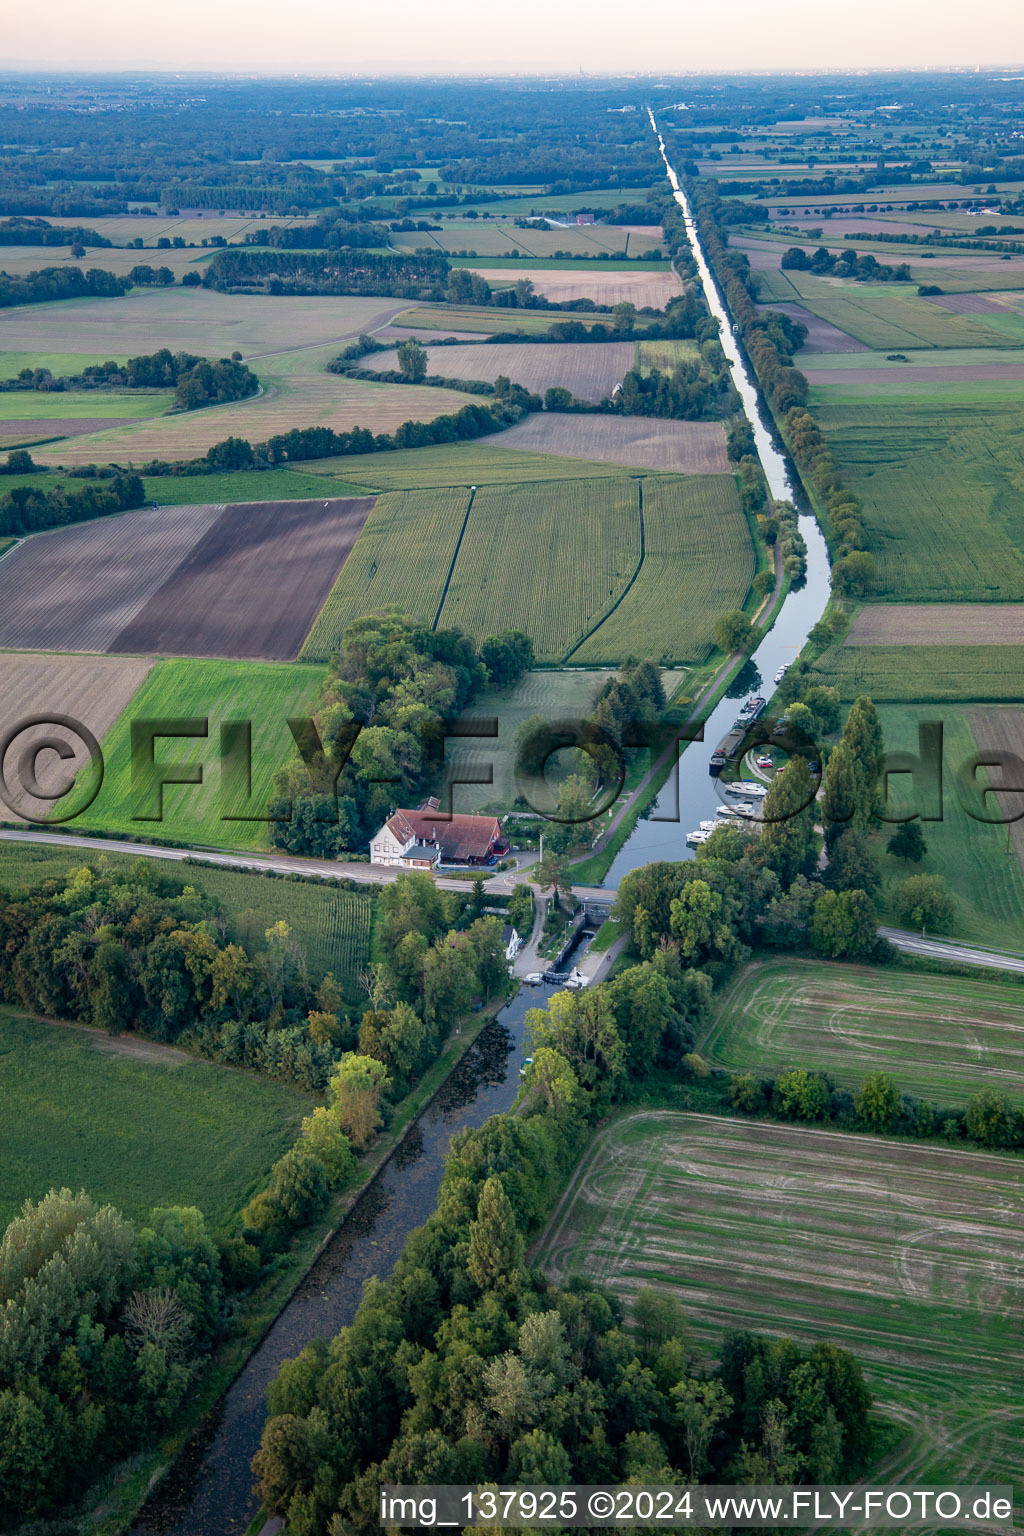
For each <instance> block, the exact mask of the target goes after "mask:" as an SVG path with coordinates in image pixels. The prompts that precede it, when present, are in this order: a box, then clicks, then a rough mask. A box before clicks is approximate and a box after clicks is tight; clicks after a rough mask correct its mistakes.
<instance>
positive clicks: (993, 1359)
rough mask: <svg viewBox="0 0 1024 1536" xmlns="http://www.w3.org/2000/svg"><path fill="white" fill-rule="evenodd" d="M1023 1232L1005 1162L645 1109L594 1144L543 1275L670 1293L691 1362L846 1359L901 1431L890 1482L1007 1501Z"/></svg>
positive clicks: (1011, 1166) (548, 1246)
mask: <svg viewBox="0 0 1024 1536" xmlns="http://www.w3.org/2000/svg"><path fill="white" fill-rule="evenodd" d="M1022 1220H1024V1196H1022V1192H1021V1186H1020V1172H1019V1162H1018V1160H1017V1159H1016V1158H1014V1157H1012V1156H1009V1155H1003V1156H993V1155H987V1154H984V1153H979V1152H972V1151H966V1150H964V1149H963V1148H960V1147H956V1148H946V1147H940V1146H935V1145H931V1144H921V1143H914V1142H898V1141H889V1140H881V1139H878V1138H875V1137H870V1136H858V1135H844V1134H841V1133H837V1132H831V1131H825V1130H816V1129H811V1128H807V1127H797V1126H791V1125H776V1124H771V1123H766V1122H758V1121H742V1120H731V1119H723V1118H720V1117H717V1116H712V1115H698V1114H679V1113H668V1112H660V1113H659V1112H645V1111H641V1112H639V1113H634V1114H630V1115H627V1116H624V1117H623V1118H620V1119H618V1120H616V1121H614V1122H613V1123H612V1124H611V1125H609V1126H608V1127H607V1128H606V1129H604V1130H603V1131H601V1132H599V1133H598V1135H597V1136H596V1137H595V1138H594V1140H593V1141H592V1143H591V1145H590V1148H589V1150H588V1152H587V1153H586V1154H585V1155H584V1158H583V1161H582V1163H581V1165H580V1167H579V1169H578V1171H577V1174H576V1177H575V1180H574V1182H573V1184H572V1186H571V1187H570V1189H569V1191H568V1193H567V1195H566V1197H565V1198H564V1200H563V1202H562V1204H561V1206H560V1207H559V1209H558V1211H557V1212H556V1214H555V1217H554V1219H553V1220H552V1222H551V1224H550V1226H549V1228H548V1230H547V1232H546V1233H545V1235H544V1237H543V1239H542V1240H541V1245H540V1251H539V1254H538V1262H539V1263H540V1264H541V1265H542V1266H543V1267H544V1268H545V1269H546V1270H547V1271H548V1272H549V1273H550V1274H552V1275H554V1276H555V1277H556V1278H558V1279H562V1278H564V1277H565V1276H567V1275H569V1274H577V1275H585V1276H586V1277H587V1279H588V1280H591V1281H597V1282H599V1283H602V1284H605V1285H609V1286H611V1288H612V1289H613V1290H614V1291H616V1292H617V1293H618V1294H619V1296H621V1297H622V1298H623V1299H624V1300H628V1299H629V1298H630V1297H631V1296H632V1295H633V1294H635V1292H636V1290H637V1289H638V1288H639V1287H640V1286H642V1285H653V1286H656V1287H658V1288H659V1289H662V1290H665V1291H667V1292H670V1293H671V1294H673V1295H674V1296H676V1297H677V1298H678V1300H679V1301H680V1302H681V1303H682V1305H683V1307H684V1308H685V1310H686V1313H687V1316H688V1319H689V1323H690V1329H691V1338H692V1341H693V1343H694V1344H695V1345H697V1346H700V1345H705V1346H708V1347H711V1346H713V1345H714V1344H715V1343H717V1341H718V1340H719V1338H720V1337H721V1334H722V1332H723V1330H725V1329H730V1328H750V1329H755V1330H762V1331H766V1332H769V1333H772V1334H779V1335H784V1336H786V1337H790V1338H794V1339H796V1340H798V1341H799V1342H801V1343H804V1344H809V1343H813V1342H815V1341H817V1340H819V1339H827V1340H831V1341H833V1342H834V1343H836V1344H838V1345H841V1346H843V1347H845V1348H847V1349H850V1350H851V1351H852V1352H853V1353H854V1354H855V1355H856V1356H857V1358H858V1359H859V1360H860V1361H861V1362H862V1364H863V1366H864V1369H865V1373H866V1375H867V1378H868V1382H869V1384H870V1386H871V1388H872V1390H873V1392H874V1394H875V1398H876V1403H877V1405H878V1407H879V1409H880V1411H881V1412H882V1414H883V1415H886V1416H891V1418H892V1419H894V1420H895V1421H896V1423H897V1424H898V1425H899V1426H900V1428H901V1429H902V1430H903V1431H904V1433H903V1436H902V1438H901V1440H900V1443H899V1444H898V1445H897V1446H896V1447H895V1449H893V1450H892V1451H890V1452H889V1453H888V1455H887V1459H886V1462H885V1464H884V1467H880V1468H877V1469H876V1471H875V1475H876V1476H877V1477H878V1478H879V1480H884V1481H886V1482H893V1483H909V1482H911V1481H913V1480H915V1479H916V1480H917V1483H916V1485H917V1486H919V1487H927V1486H937V1485H935V1484H933V1483H931V1482H930V1481H928V1480H930V1479H945V1480H946V1481H948V1482H949V1483H950V1484H956V1483H970V1482H973V1481H981V1480H982V1479H983V1478H987V1479H989V1480H990V1481H991V1482H993V1483H996V1482H1002V1483H1012V1482H1013V1481H1014V1476H1015V1473H1018V1472H1019V1470H1020V1443H1021V1435H1022V1432H1024V1410H1022V1409H1021V1407H1020V1404H1019V1401H1018V1402H1015V1401H1014V1398H1013V1397H1012V1396H1011V1395H1010V1387H1011V1384H1012V1383H1013V1382H1014V1381H1015V1380H1016V1379H1017V1377H1018V1376H1019V1373H1020V1371H1021V1370H1022V1369H1024V1340H1022V1337H1021V1332H1020V1328H1019V1326H1018V1317H1019V1311H1020V1303H1021V1299H1022V1297H1021V1291H1022V1287H1024V1280H1022V1271H1021V1265H1020V1230H1021V1223H1022Z"/></svg>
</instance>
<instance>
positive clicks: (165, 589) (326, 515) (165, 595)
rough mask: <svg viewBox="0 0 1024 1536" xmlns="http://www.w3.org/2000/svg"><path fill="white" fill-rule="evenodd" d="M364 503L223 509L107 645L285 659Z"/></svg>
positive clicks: (304, 629)
mask: <svg viewBox="0 0 1024 1536" xmlns="http://www.w3.org/2000/svg"><path fill="white" fill-rule="evenodd" d="M372 507H373V497H372V496H362V497H359V498H354V499H350V500H334V501H324V502H320V501H263V502H243V503H242V504H240V505H238V506H230V507H225V509H224V511H223V513H222V515H221V516H220V517H219V518H218V519H217V521H216V523H214V524H213V526H212V527H211V528H210V529H209V530H208V532H207V533H206V536H205V537H204V538H203V539H201V540H200V541H199V543H198V544H196V546H195V548H194V549H193V550H192V551H191V553H190V554H188V555H187V556H186V557H185V559H184V560H183V561H182V562H181V564H180V565H179V566H178V568H177V569H176V570H175V571H174V572H173V573H172V574H171V575H170V576H169V577H168V579H167V580H166V581H165V582H164V585H163V586H162V587H161V588H160V590H159V591H157V592H155V593H154V594H153V596H152V597H151V598H150V600H149V602H148V603H147V604H146V605H145V607H143V608H141V609H140V610H139V611H138V613H136V614H135V616H134V618H133V619H132V620H131V621H130V622H129V623H128V624H126V625H125V627H124V628H123V629H122V630H121V632H120V634H118V635H117V636H116V638H115V639H114V640H113V641H112V642H111V644H110V646H109V647H108V649H109V650H110V651H112V652H120V653H121V654H133V653H138V652H140V651H141V652H143V653H146V654H154V653H155V654H158V655H176V656H224V657H229V656H236V657H239V658H245V659H248V660H261V661H291V660H292V658H293V657H295V656H297V655H298V652H299V648H300V646H301V645H302V642H303V640H304V639H305V637H306V635H307V634H308V632H309V627H310V625H311V624H312V622H313V620H314V618H315V617H316V614H317V612H318V610H319V608H320V605H321V604H322V603H323V601H324V599H325V598H326V597H327V594H328V593H329V592H330V590H331V585H332V583H333V581H334V579H335V577H336V576H337V573H338V570H339V569H340V567H341V566H342V565H343V564H344V563H345V560H346V558H347V557H348V555H349V553H350V551H351V549H352V547H353V545H354V544H355V542H356V539H357V538H358V537H359V534H360V532H361V531H362V527H363V524H364V523H365V522H366V519H367V517H368V516H369V514H370V511H371V509H372Z"/></svg>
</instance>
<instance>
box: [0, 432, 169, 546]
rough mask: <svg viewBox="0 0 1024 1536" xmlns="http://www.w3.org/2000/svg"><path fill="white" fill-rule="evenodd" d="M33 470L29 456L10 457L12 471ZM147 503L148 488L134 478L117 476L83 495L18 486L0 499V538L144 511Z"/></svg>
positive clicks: (86, 489)
mask: <svg viewBox="0 0 1024 1536" xmlns="http://www.w3.org/2000/svg"><path fill="white" fill-rule="evenodd" d="M26 461H27V462H26ZM34 467H35V466H34V465H33V463H32V459H31V456H30V455H29V454H28V453H24V452H23V451H22V452H21V453H19V452H18V451H17V450H16V451H15V452H13V453H11V454H9V455H8V468H9V471H12V472H17V471H18V470H20V469H33V468H34ZM145 500H146V493H145V487H144V486H143V484H142V481H141V480H140V478H139V476H138V475H135V474H120V473H119V474H115V475H113V476H111V477H110V478H107V479H104V481H103V483H102V485H86V486H83V487H82V489H81V490H80V491H66V490H64V489H62V487H60V486H54V487H53V488H52V489H51V490H48V491H44V490H37V489H36V487H35V486H31V485H19V486H15V487H14V489H13V490H10V491H7V492H5V493H4V494H3V495H2V496H0V537H4V538H9V537H15V538H20V537H22V536H23V535H24V534H27V533H39V532H41V531H42V530H43V529H44V528H63V527H65V526H66V525H67V524H69V523H84V522H88V521H89V519H90V518H94V517H107V516H109V515H110V514H111V513H114V512H127V511H129V510H130V509H131V508H132V507H141V506H143V505H144V504H145Z"/></svg>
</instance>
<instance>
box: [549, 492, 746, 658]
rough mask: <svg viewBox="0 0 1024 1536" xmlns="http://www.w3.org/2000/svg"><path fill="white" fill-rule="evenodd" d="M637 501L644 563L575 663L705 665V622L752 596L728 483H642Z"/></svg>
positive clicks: (742, 525)
mask: <svg viewBox="0 0 1024 1536" xmlns="http://www.w3.org/2000/svg"><path fill="white" fill-rule="evenodd" d="M643 499H644V559H643V564H642V565H641V567H640V570H639V572H638V573H637V578H636V580H635V582H634V583H633V585H632V586H631V587H630V589H629V591H628V592H627V593H626V594H625V596H624V597H623V599H622V601H621V603H620V604H619V606H618V607H617V608H616V610H615V612H614V613H613V614H611V615H610V617H609V618H608V619H607V620H606V622H605V623H604V624H602V625H601V627H600V628H599V629H598V630H596V631H595V633H594V634H592V635H591V636H590V638H589V639H588V640H586V641H585V642H584V644H583V645H582V646H581V647H580V649H579V650H578V651H577V652H576V653H575V655H574V657H573V659H574V660H575V661H579V662H586V663H594V664H597V663H601V662H606V663H607V662H613V661H621V660H622V659H623V657H625V656H629V655H636V656H641V655H643V656H647V655H650V656H653V657H654V659H655V660H660V661H662V662H666V663H667V662H670V661H678V660H689V661H703V660H704V659H705V657H706V656H707V655H708V653H709V652H710V650H711V625H710V623H709V618H710V617H711V616H713V615H714V614H715V613H717V612H721V611H723V610H725V609H728V608H738V607H740V606H741V604H742V603H743V601H744V599H745V598H746V595H747V593H748V592H749V590H750V583H751V581H752V580H753V577H754V550H753V546H752V545H751V542H750V537H749V534H748V533H747V530H746V520H745V518H744V516H743V511H742V508H741V507H740V503H739V498H738V497H737V494H736V485H735V481H733V480H732V479H731V477H728V476H726V475H690V476H686V477H685V478H683V477H679V478H672V479H664V480H663V479H658V478H655V477H653V476H648V477H647V478H646V479H645V480H644V482H643Z"/></svg>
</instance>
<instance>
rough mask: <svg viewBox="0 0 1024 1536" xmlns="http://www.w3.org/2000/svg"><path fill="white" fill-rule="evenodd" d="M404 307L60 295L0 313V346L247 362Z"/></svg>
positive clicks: (328, 338) (325, 339)
mask: <svg viewBox="0 0 1024 1536" xmlns="http://www.w3.org/2000/svg"><path fill="white" fill-rule="evenodd" d="M135 254H136V255H137V256H140V257H141V259H142V260H147V259H148V258H147V257H145V256H142V253H141V252H136V253H135ZM404 308H407V305H404V304H402V303H401V302H399V301H398V300H396V299H390V300H389V299H379V298H378V299H373V298H355V297H342V298H337V297H335V298H283V297H282V298H276V299H274V301H273V303H270V304H268V303H267V300H266V298H265V297H263V296H255V295H252V294H232V293H214V292H212V291H211V290H209V289H206V288H180V287H177V286H175V287H173V288H136V289H134V290H133V291H132V292H131V293H127V294H125V295H124V296H123V297H122V298H117V299H62V300H60V301H59V302H57V301H55V302H54V303H52V304H32V305H21V306H19V307H17V308H13V309H5V310H3V311H0V350H2V351H4V352H8V351H11V352H31V353H33V354H38V353H41V352H42V353H51V352H52V353H58V354H63V355H67V354H74V355H76V356H79V357H83V358H86V359H88V360H95V361H99V362H102V361H103V360H104V359H106V358H108V357H128V356H133V357H134V356H136V355H139V354H142V353H146V352H153V351H155V350H156V349H157V348H158V347H170V349H171V351H172V352H180V351H185V352H194V353H196V354H197V355H198V356H200V357H230V355H231V353H232V352H235V351H238V352H241V353H242V355H243V356H244V357H245V359H246V361H248V362H251V361H252V359H253V358H256V357H267V356H270V355H272V354H276V353H281V352H294V351H295V350H296V349H297V348H301V347H325V346H328V345H333V343H334V342H344V341H349V340H351V338H352V337H353V336H357V335H358V334H359V332H360V331H370V330H373V329H375V327H376V326H378V325H386V324H387V323H388V321H389V320H392V319H393V318H394V317H395V315H398V314H401V312H402V310H403V309H404ZM256 372H257V373H259V372H260V370H259V369H258V368H257V369H256Z"/></svg>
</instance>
